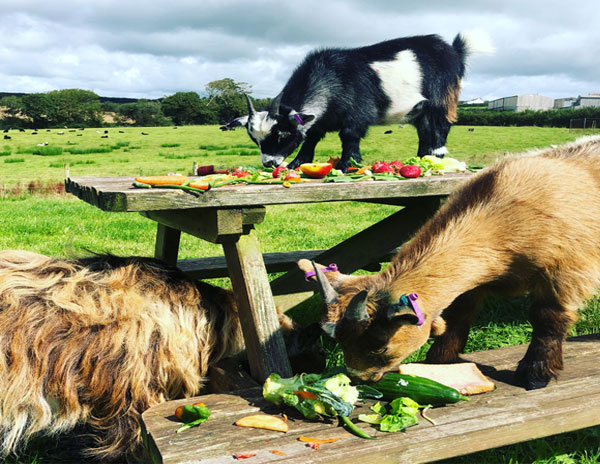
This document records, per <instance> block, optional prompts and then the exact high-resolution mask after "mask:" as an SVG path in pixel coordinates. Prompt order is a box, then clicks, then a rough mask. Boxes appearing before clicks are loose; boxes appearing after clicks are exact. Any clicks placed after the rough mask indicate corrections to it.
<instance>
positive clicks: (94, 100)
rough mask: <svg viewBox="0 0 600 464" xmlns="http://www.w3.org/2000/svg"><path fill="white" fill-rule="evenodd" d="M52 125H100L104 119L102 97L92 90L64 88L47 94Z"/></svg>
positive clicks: (49, 117)
mask: <svg viewBox="0 0 600 464" xmlns="http://www.w3.org/2000/svg"><path fill="white" fill-rule="evenodd" d="M47 100H48V106H49V112H48V114H47V115H46V117H47V119H48V123H49V124H50V125H52V126H98V125H100V123H101V120H102V105H101V104H100V99H99V97H98V95H96V94H95V93H94V92H92V91H91V90H81V89H64V90H54V91H52V92H48V94H47Z"/></svg>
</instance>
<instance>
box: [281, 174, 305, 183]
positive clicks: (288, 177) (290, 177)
mask: <svg viewBox="0 0 600 464" xmlns="http://www.w3.org/2000/svg"><path fill="white" fill-rule="evenodd" d="M283 180H287V181H288V182H300V180H301V178H300V174H298V173H297V172H296V171H290V172H288V173H287V175H286V176H285V177H284V178H283Z"/></svg>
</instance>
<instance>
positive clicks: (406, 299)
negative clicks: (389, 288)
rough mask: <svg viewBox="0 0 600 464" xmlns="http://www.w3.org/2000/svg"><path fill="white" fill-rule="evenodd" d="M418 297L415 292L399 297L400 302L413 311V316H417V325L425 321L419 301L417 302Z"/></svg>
mask: <svg viewBox="0 0 600 464" xmlns="http://www.w3.org/2000/svg"><path fill="white" fill-rule="evenodd" d="M418 299H419V296H418V295H417V294H416V293H409V294H408V295H402V296H401V297H400V303H401V304H403V305H404V306H408V307H409V308H411V309H412V310H413V311H414V312H415V316H417V325H423V324H424V323H425V317H424V316H423V313H422V312H421V308H420V307H419V303H417V300H418Z"/></svg>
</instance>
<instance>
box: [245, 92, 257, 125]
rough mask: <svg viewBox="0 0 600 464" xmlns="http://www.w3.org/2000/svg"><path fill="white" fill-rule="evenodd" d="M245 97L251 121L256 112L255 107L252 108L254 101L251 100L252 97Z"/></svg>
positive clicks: (246, 95)
mask: <svg viewBox="0 0 600 464" xmlns="http://www.w3.org/2000/svg"><path fill="white" fill-rule="evenodd" d="M244 96H245V97H246V103H248V119H250V118H251V117H252V116H253V115H254V113H255V111H254V106H252V100H250V96H249V95H248V94H247V93H245V94H244Z"/></svg>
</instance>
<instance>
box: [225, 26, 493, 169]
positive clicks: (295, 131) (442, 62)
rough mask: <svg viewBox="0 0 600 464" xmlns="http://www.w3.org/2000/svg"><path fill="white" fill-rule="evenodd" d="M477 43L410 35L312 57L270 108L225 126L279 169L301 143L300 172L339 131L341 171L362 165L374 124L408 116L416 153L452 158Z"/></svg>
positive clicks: (251, 111) (461, 38) (463, 38)
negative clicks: (453, 130) (363, 146)
mask: <svg viewBox="0 0 600 464" xmlns="http://www.w3.org/2000/svg"><path fill="white" fill-rule="evenodd" d="M475 44H476V41H475V40H468V39H467V36H466V35H464V34H459V35H457V36H456V37H455V39H454V41H453V43H452V45H449V44H448V43H446V42H445V41H444V40H442V39H441V38H440V37H438V36H436V35H428V36H417V37H405V38H399V39H394V40H389V41H386V42H381V43H378V44H375V45H370V46H366V47H360V48H353V49H341V48H332V49H322V50H317V51H314V52H312V53H310V54H309V55H308V56H307V57H306V58H305V59H304V61H303V62H302V63H301V64H300V65H299V66H298V67H297V68H296V70H295V71H294V72H293V74H292V76H291V77H290V79H289V80H288V82H287V84H286V85H285V86H284V88H283V90H282V91H281V93H280V94H279V95H277V96H276V97H275V98H274V100H273V102H272V104H271V106H270V107H269V109H268V111H255V110H254V107H253V105H252V102H251V100H250V97H248V96H247V103H248V116H243V117H240V118H237V119H234V120H233V121H230V122H229V123H228V124H227V125H225V126H223V127H222V128H221V129H223V130H226V129H232V128H234V127H236V126H246V128H247V130H248V134H249V136H250V138H251V139H252V140H253V141H254V142H255V143H256V144H257V145H259V147H260V150H261V155H260V156H261V161H262V164H263V166H265V167H277V166H279V165H280V164H281V163H282V162H283V161H284V159H285V158H286V157H288V156H289V155H290V154H291V153H292V152H293V151H294V150H295V149H296V148H297V147H298V146H299V145H300V144H302V148H301V149H300V151H299V153H298V154H297V156H296V158H295V159H294V160H293V161H292V162H291V163H290V164H289V166H288V167H289V168H290V169H296V168H297V167H298V166H300V165H301V164H303V163H310V162H312V161H313V158H314V151H315V146H316V145H317V143H318V142H319V141H320V140H321V139H322V138H323V137H324V136H325V134H326V133H327V132H332V131H336V132H338V133H339V136H340V139H341V142H342V155H341V160H340V163H338V166H337V168H338V169H341V170H342V171H346V169H347V168H348V167H349V166H350V160H351V159H354V160H355V161H361V154H360V150H359V144H360V140H361V139H362V138H363V137H364V136H365V135H366V133H367V130H368V128H369V126H371V125H373V124H375V123H377V122H380V121H385V120H388V121H389V120H395V119H399V118H403V117H408V119H409V120H410V121H411V122H412V123H413V124H414V125H415V126H416V128H417V132H418V135H419V148H418V152H417V154H418V155H419V156H424V155H430V154H433V155H437V156H439V157H443V156H444V155H445V154H446V153H447V149H446V146H445V145H446V137H447V135H448V131H449V130H450V124H451V123H453V122H454V121H456V119H457V115H456V108H457V105H458V94H459V90H460V81H461V79H462V77H463V75H464V72H465V62H466V57H467V55H468V53H470V52H473V51H484V50H483V48H481V49H479V50H478V49H476V47H475Z"/></svg>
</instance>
